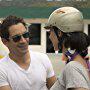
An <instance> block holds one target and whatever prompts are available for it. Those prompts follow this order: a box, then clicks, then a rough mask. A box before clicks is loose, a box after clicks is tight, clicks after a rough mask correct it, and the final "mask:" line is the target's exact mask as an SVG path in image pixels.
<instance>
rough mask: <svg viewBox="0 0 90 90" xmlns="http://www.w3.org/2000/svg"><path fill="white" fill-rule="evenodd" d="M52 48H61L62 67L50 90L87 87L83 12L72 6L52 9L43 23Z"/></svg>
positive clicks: (89, 41) (89, 40)
mask: <svg viewBox="0 0 90 90" xmlns="http://www.w3.org/2000/svg"><path fill="white" fill-rule="evenodd" d="M45 28H46V29H50V40H51V41H52V43H53V46H54V50H55V51H59V50H62V53H63V55H64V56H63V57H64V58H63V60H65V61H66V66H65V68H64V69H63V71H62V72H60V77H59V78H58V80H57V81H56V82H55V84H54V85H53V86H52V88H51V89H50V90H90V62H89V60H88V59H87V60H86V59H85V58H86V55H87V54H88V49H87V48H88V46H90V37H89V36H88V35H86V34H85V33H83V28H84V25H83V15H82V13H81V12H80V11H79V10H78V9H76V8H74V7H61V8H58V9H56V10H55V11H53V12H52V13H51V15H50V17H49V19H48V23H47V25H46V26H45Z"/></svg>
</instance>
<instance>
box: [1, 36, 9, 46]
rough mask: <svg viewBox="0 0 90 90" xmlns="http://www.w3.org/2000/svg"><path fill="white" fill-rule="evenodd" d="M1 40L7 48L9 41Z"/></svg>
mask: <svg viewBox="0 0 90 90" xmlns="http://www.w3.org/2000/svg"><path fill="white" fill-rule="evenodd" d="M1 40H2V42H3V44H4V45H6V46H7V44H8V40H6V39H5V38H1Z"/></svg>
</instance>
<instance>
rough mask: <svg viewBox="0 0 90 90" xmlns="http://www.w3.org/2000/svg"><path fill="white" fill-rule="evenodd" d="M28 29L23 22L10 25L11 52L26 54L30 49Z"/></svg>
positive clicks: (9, 44)
mask: <svg viewBox="0 0 90 90" xmlns="http://www.w3.org/2000/svg"><path fill="white" fill-rule="evenodd" d="M27 32H28V31H27V30H26V28H25V26H24V25H23V24H22V23H18V24H16V25H12V26H10V27H9V34H10V36H9V41H8V43H7V47H8V48H9V50H10V52H11V53H14V54H17V53H22V54H25V53H26V52H27V51H28V43H29V37H28V34H27Z"/></svg>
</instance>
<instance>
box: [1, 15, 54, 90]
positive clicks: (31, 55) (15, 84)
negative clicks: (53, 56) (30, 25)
mask: <svg viewBox="0 0 90 90" xmlns="http://www.w3.org/2000/svg"><path fill="white" fill-rule="evenodd" d="M0 36H1V39H2V42H3V43H4V45H6V46H7V47H8V49H9V55H8V56H6V57H4V58H3V59H1V60H0V90H47V89H49V88H50V87H51V86H52V85H53V83H54V82H55V80H56V78H55V75H54V71H53V68H52V65H51V62H50V60H49V58H48V57H47V55H45V54H43V53H38V52H33V51H29V50H28V43H29V36H30V34H29V32H28V30H27V26H26V24H25V22H24V20H23V19H22V18H18V17H16V16H11V15H10V16H8V17H7V18H5V19H4V20H3V22H2V24H1V28H0Z"/></svg>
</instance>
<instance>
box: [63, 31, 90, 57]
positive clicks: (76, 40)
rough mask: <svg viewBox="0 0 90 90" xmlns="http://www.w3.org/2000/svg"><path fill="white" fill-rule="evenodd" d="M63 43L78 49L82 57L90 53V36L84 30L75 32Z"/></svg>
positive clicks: (67, 46)
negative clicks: (89, 49)
mask: <svg viewBox="0 0 90 90" xmlns="http://www.w3.org/2000/svg"><path fill="white" fill-rule="evenodd" d="M63 44H64V46H65V47H66V48H70V49H71V50H76V51H77V52H78V53H79V54H80V55H81V56H82V57H85V56H86V55H87V54H88V51H87V48H88V46H89V45H90V37H89V36H88V35H87V34H85V33H83V32H74V33H71V34H70V35H68V36H67V37H66V38H65V39H64V42H63Z"/></svg>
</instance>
